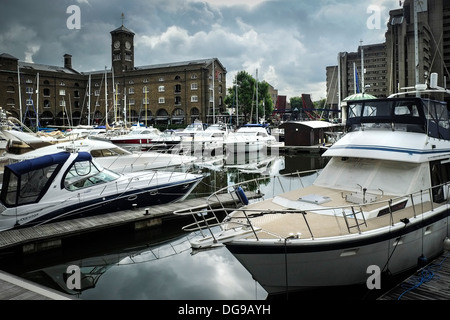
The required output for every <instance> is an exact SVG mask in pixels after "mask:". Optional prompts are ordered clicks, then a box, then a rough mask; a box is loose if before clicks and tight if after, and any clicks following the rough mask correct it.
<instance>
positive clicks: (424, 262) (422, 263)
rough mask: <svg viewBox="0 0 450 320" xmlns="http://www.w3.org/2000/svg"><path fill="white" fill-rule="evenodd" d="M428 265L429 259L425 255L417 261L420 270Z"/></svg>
mask: <svg viewBox="0 0 450 320" xmlns="http://www.w3.org/2000/svg"><path fill="white" fill-rule="evenodd" d="M427 264H428V259H427V258H426V257H425V256H424V255H421V256H420V257H419V259H417V265H418V267H419V268H423V267H425V266H426V265H427Z"/></svg>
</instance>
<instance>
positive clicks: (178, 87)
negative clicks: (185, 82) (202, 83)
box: [175, 84, 181, 93]
mask: <svg viewBox="0 0 450 320" xmlns="http://www.w3.org/2000/svg"><path fill="white" fill-rule="evenodd" d="M180 92H181V84H177V85H176V86H175V93H180Z"/></svg>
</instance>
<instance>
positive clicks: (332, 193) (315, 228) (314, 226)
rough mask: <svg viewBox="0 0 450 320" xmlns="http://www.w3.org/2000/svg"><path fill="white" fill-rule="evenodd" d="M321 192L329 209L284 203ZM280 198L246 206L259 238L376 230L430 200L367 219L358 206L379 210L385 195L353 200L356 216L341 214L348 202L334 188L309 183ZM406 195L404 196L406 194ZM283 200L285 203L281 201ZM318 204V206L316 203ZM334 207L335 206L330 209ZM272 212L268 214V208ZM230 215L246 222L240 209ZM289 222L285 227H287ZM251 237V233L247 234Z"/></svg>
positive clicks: (422, 208)
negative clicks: (376, 199) (362, 202)
mask: <svg viewBox="0 0 450 320" xmlns="http://www.w3.org/2000/svg"><path fill="white" fill-rule="evenodd" d="M311 192H312V193H314V194H320V195H321V196H326V197H329V198H330V201H328V202H327V203H326V204H324V205H323V208H325V209H327V208H329V209H330V210H328V211H331V210H332V213H331V212H328V213H319V212H320V211H319V210H314V209H312V210H308V209H305V210H300V209H295V208H289V207H286V205H289V204H291V203H292V202H295V201H297V200H298V199H299V198H300V197H302V196H305V195H307V194H311ZM279 199H281V201H275V202H274V201H272V200H265V201H259V202H256V203H253V204H251V205H250V206H248V207H247V209H250V210H248V211H246V213H247V215H249V216H252V215H253V217H251V218H250V220H251V223H252V225H253V227H255V228H260V229H261V231H260V232H259V233H258V238H260V239H272V238H274V237H276V238H279V239H285V238H287V237H289V236H290V235H292V234H294V235H295V234H300V235H301V238H305V239H308V238H312V237H313V238H325V237H333V236H341V235H346V234H357V233H360V232H364V231H370V230H375V229H378V228H380V227H385V226H389V225H392V224H394V223H398V222H400V221H401V220H402V219H404V218H408V219H410V218H412V217H414V215H415V213H416V214H419V213H422V212H426V211H429V210H431V208H432V204H431V203H430V202H424V203H421V204H420V205H417V204H416V205H415V207H414V208H413V207H407V208H405V209H402V210H397V211H395V212H393V215H392V218H391V215H390V214H384V215H382V216H380V217H375V218H370V219H366V220H365V221H364V220H363V218H362V215H361V214H360V211H361V209H362V210H363V211H364V212H371V211H378V210H381V209H385V208H386V206H387V201H388V200H389V199H390V197H389V196H388V195H385V196H383V199H382V200H384V201H381V202H377V203H374V204H368V205H357V204H354V205H353V208H354V211H355V213H356V216H357V217H358V219H355V216H354V215H353V214H348V213H347V217H346V218H344V216H343V214H342V211H343V209H342V208H345V209H346V211H349V210H350V209H349V203H348V202H346V201H345V199H344V198H343V197H342V195H341V193H340V192H338V191H336V190H331V189H326V188H320V187H317V186H312V187H308V188H305V189H303V190H295V191H291V192H288V193H285V194H283V198H279ZM405 199H406V198H405ZM282 202H284V203H285V204H286V205H281V204H280V203H282ZM438 206H439V204H436V203H433V208H437V207H438ZM315 207H317V206H315ZM333 208H335V209H333ZM289 209H290V210H295V212H293V213H287V212H286V210H289ZM258 210H263V211H264V212H265V213H266V214H264V215H259V214H258ZM268 211H271V212H272V213H270V214H268V213H267V212H268ZM302 212H304V213H302ZM233 218H236V220H233V221H236V222H238V223H240V224H245V223H246V220H245V219H243V218H244V213H243V211H239V210H238V211H235V214H234V215H233ZM286 226H288V227H286ZM233 227H236V225H235V224H233V223H232V222H230V223H229V224H228V226H227V228H233ZM250 237H252V236H250Z"/></svg>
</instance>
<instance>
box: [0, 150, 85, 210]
mask: <svg viewBox="0 0 450 320" xmlns="http://www.w3.org/2000/svg"><path fill="white" fill-rule="evenodd" d="M70 155H71V153H70V152H60V153H56V154H51V155H46V156H42V157H39V158H35V159H30V160H24V161H21V162H18V163H14V164H11V165H7V166H5V171H4V174H3V185H2V190H1V193H0V201H1V203H2V204H3V205H5V206H6V207H15V206H20V205H24V204H30V203H37V202H38V201H39V200H40V199H41V198H42V197H43V196H44V194H45V193H46V192H47V190H48V188H49V187H50V185H51V183H52V182H53V180H54V179H55V177H56V175H57V174H58V172H59V171H60V170H61V168H62V166H63V165H64V164H65V163H66V161H67V160H68V159H69V157H70ZM90 160H92V156H91V155H90V154H89V153H87V152H80V153H78V155H77V157H76V158H75V160H74V162H79V161H90Z"/></svg>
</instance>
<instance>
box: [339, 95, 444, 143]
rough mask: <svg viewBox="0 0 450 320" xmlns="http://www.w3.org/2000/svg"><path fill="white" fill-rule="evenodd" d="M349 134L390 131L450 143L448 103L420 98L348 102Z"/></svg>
mask: <svg viewBox="0 0 450 320" xmlns="http://www.w3.org/2000/svg"><path fill="white" fill-rule="evenodd" d="M347 107H348V113H347V127H348V130H349V131H356V130H371V129H372V130H375V129H389V130H402V131H407V132H417V133H427V134H428V135H429V136H430V137H433V138H438V139H445V140H450V126H449V116H448V110H447V104H446V103H445V102H441V101H434V100H429V99H421V98H396V99H376V100H375V99H372V100H359V101H348V103H347Z"/></svg>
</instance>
